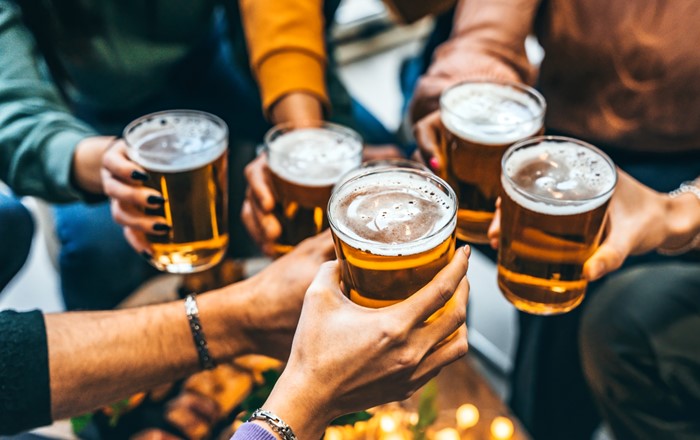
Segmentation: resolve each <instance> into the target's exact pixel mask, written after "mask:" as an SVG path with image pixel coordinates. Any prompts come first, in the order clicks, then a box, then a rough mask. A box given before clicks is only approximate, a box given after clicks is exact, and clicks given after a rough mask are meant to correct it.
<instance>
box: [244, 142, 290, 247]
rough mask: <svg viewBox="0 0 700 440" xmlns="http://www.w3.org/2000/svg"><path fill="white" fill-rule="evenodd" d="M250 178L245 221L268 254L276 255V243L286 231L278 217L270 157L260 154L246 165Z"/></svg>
mask: <svg viewBox="0 0 700 440" xmlns="http://www.w3.org/2000/svg"><path fill="white" fill-rule="evenodd" d="M245 176H246V179H247V180H248V189H247V190H246V195H245V200H244V201H243V207H242V208H241V220H242V221H243V225H244V226H245V227H246V229H247V230H248V233H249V234H250V236H251V237H252V238H253V240H255V242H256V243H257V244H258V246H259V247H260V249H261V250H262V251H263V252H264V253H265V254H266V255H274V254H275V252H274V248H273V243H274V242H275V241H276V240H277V239H278V238H279V236H280V235H281V234H282V225H281V224H280V222H279V220H278V219H277V217H276V216H275V214H274V212H273V210H274V209H275V195H274V192H273V190H272V180H271V177H270V169H269V168H268V166H267V156H266V155H260V156H259V157H258V158H256V159H255V160H253V161H252V162H251V163H249V164H248V165H247V166H246V167H245Z"/></svg>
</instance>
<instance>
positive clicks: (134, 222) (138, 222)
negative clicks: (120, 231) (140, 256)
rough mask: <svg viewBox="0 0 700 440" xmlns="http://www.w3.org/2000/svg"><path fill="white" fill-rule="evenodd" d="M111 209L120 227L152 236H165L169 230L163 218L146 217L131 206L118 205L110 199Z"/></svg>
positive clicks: (116, 201) (114, 200)
mask: <svg viewBox="0 0 700 440" xmlns="http://www.w3.org/2000/svg"><path fill="white" fill-rule="evenodd" d="M111 208H112V217H113V218H114V221H115V222H117V223H119V224H120V225H122V226H128V227H131V228H133V229H136V230H138V231H141V232H145V233H148V234H154V235H164V234H167V233H168V232H169V231H170V229H171V227H170V226H169V225H168V224H167V222H166V220H165V218H163V217H158V216H149V215H146V214H144V213H143V212H142V211H139V210H138V209H136V208H134V207H133V206H131V205H128V204H123V203H120V202H119V201H118V200H116V199H112V202H111Z"/></svg>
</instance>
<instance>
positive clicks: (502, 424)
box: [491, 416, 515, 440]
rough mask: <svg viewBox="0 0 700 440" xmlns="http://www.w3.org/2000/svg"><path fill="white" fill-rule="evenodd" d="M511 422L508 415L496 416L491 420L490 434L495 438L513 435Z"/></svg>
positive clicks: (505, 438)
mask: <svg viewBox="0 0 700 440" xmlns="http://www.w3.org/2000/svg"><path fill="white" fill-rule="evenodd" d="M514 430H515V428H514V427H513V422H511V421H510V419H509V418H508V417H500V416H499V417H496V418H495V419H493V422H491V435H492V436H493V438H494V439H497V440H507V439H509V438H511V437H513V431H514Z"/></svg>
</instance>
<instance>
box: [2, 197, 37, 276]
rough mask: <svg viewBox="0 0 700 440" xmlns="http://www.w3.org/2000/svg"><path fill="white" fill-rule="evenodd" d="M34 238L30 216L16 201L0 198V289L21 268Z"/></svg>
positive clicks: (32, 222)
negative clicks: (0, 243)
mask: <svg viewBox="0 0 700 440" xmlns="http://www.w3.org/2000/svg"><path fill="white" fill-rule="evenodd" d="M33 236H34V221H33V220H32V216H31V214H30V213H29V211H28V210H27V208H25V207H24V205H22V204H21V203H20V202H19V201H18V200H16V199H12V198H9V197H4V196H3V197H2V198H0V242H2V243H3V247H4V250H3V251H2V252H1V253H0V289H2V288H3V287H4V285H5V284H6V283H7V282H9V280H10V279H11V278H12V277H13V276H14V275H15V274H16V273H17V272H18V271H19V270H20V269H21V268H22V266H23V265H24V262H25V261H26V259H27V256H28V255H29V250H30V249H31V245H32V237H33Z"/></svg>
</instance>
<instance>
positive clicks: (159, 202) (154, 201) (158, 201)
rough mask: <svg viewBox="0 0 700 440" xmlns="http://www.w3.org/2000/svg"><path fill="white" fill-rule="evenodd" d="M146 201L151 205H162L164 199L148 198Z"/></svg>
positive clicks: (157, 197) (159, 197)
mask: <svg viewBox="0 0 700 440" xmlns="http://www.w3.org/2000/svg"><path fill="white" fill-rule="evenodd" d="M146 201H147V202H148V203H149V204H151V205H162V204H163V203H165V199H164V198H162V197H161V196H148V198H147V199H146Z"/></svg>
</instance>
